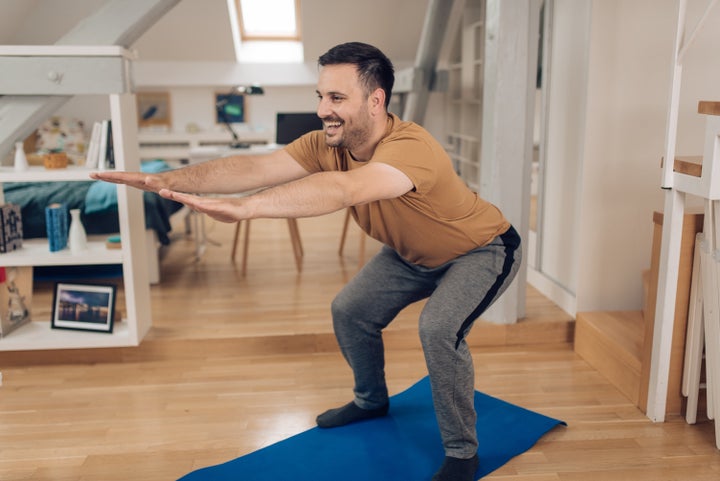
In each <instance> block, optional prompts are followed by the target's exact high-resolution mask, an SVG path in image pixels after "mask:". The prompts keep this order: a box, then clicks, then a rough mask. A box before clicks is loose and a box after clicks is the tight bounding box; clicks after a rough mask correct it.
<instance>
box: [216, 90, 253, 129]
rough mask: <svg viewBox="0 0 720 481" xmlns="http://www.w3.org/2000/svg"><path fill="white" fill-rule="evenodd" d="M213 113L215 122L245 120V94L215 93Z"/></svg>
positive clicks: (227, 122)
mask: <svg viewBox="0 0 720 481" xmlns="http://www.w3.org/2000/svg"><path fill="white" fill-rule="evenodd" d="M215 114H216V118H215V122H217V123H218V124H238V123H243V122H245V121H246V120H245V96H244V95H241V94H235V93H223V94H218V93H216V94H215Z"/></svg>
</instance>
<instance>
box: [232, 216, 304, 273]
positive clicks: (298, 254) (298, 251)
mask: <svg viewBox="0 0 720 481" xmlns="http://www.w3.org/2000/svg"><path fill="white" fill-rule="evenodd" d="M244 222H245V235H244V237H243V254H242V264H241V273H242V275H245V274H246V272H247V259H248V247H249V244H250V242H249V241H250V219H247V220H245V221H244ZM242 223H243V221H240V222H238V223H237V224H235V235H234V236H233V248H232V252H231V254H230V260H232V261H233V262H235V257H236V254H237V248H238V240H239V239H240V230H241V227H242ZM287 223H288V231H289V232H290V242H292V248H293V255H294V256H295V268H296V269H297V271H298V272H301V271H302V258H303V255H304V252H303V247H302V241H301V240H300V231H299V230H298V226H297V219H287Z"/></svg>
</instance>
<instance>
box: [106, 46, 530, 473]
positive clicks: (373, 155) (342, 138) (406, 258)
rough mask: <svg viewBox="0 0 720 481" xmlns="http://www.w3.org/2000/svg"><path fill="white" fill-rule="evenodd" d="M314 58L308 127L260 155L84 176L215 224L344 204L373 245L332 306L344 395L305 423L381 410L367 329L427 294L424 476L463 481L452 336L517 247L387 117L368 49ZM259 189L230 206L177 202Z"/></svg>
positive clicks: (465, 327) (465, 463) (373, 338)
mask: <svg viewBox="0 0 720 481" xmlns="http://www.w3.org/2000/svg"><path fill="white" fill-rule="evenodd" d="M318 63H319V66H320V73H319V79H318V86H317V94H318V98H319V105H318V109H317V113H318V116H319V117H320V118H321V119H322V121H323V125H324V128H323V130H322V131H316V132H312V133H310V134H307V135H305V136H303V137H302V138H300V139H298V140H297V141H295V142H293V143H291V144H290V145H288V146H287V147H286V148H284V149H282V150H280V151H277V152H273V153H271V154H268V155H258V156H241V157H228V158H222V159H217V160H214V161H211V162H207V163H203V164H198V165H194V166H190V167H186V168H183V169H179V170H175V171H170V172H164V173H161V174H154V175H147V174H141V173H123V172H109V171H108V172H100V173H95V174H92V177H93V178H95V179H100V180H105V181H109V182H116V183H125V184H128V185H131V186H134V187H137V188H140V189H144V190H149V191H155V192H158V193H159V194H160V195H162V196H163V197H167V198H169V199H173V200H176V201H179V202H183V203H185V204H187V205H188V206H190V207H191V208H193V209H195V210H197V211H199V212H202V213H205V214H207V215H210V216H211V217H214V218H215V219H218V220H220V221H224V222H236V221H239V220H242V219H252V218H258V217H306V216H317V215H322V214H327V213H330V212H334V211H337V210H340V209H345V208H350V210H351V212H352V215H353V217H354V218H355V220H356V221H357V222H358V224H359V225H360V227H361V228H362V229H363V230H364V231H365V232H367V233H368V234H369V235H371V236H372V237H374V238H376V239H378V240H380V241H381V242H383V243H384V244H385V246H384V247H383V248H382V250H381V252H380V253H378V254H377V255H376V256H375V257H374V258H373V259H371V260H370V261H369V262H368V263H367V264H366V265H365V266H364V267H363V269H362V270H361V271H360V272H359V273H358V274H357V276H355V278H353V279H352V280H351V281H350V282H349V283H348V284H347V286H345V287H344V288H343V289H342V291H341V292H340V293H339V294H338V295H337V297H336V298H335V299H334V301H333V303H332V317H333V325H334V329H335V334H336V337H337V340H338V343H339V345H340V348H341V350H342V353H343V355H344V356H345V359H346V360H347V362H348V363H349V365H350V367H351V368H352V370H353V374H354V378H355V387H354V395H355V397H354V400H353V401H352V402H350V403H348V404H347V405H345V406H342V407H339V408H337V409H331V410H329V411H327V412H325V413H323V414H321V415H320V416H318V418H317V423H318V426H320V427H323V428H332V427H335V426H342V425H345V424H348V423H352V422H356V421H360V420H363V419H369V418H374V417H378V416H384V415H386V414H387V413H388V409H389V400H388V399H389V397H388V391H387V387H386V384H385V375H384V354H383V343H382V337H381V331H382V329H383V328H385V327H386V326H387V325H388V324H389V323H390V322H391V321H392V320H393V318H394V317H395V316H396V315H397V314H398V312H400V310H402V309H403V308H404V307H406V306H407V305H409V304H411V303H413V302H415V301H418V300H421V299H426V298H427V302H426V305H425V307H424V308H423V311H422V314H421V315H420V319H419V331H420V337H421V341H422V346H423V351H424V354H425V359H426V363H427V367H428V372H429V377H430V382H431V386H432V396H433V403H434V406H435V411H436V415H437V420H438V424H439V427H440V433H441V437H442V441H443V446H444V449H445V454H446V457H445V461H444V462H443V464H442V466H441V467H440V469H439V470H438V472H437V473H436V474H435V476H434V477H433V480H434V481H449V480H452V481H465V480H474V479H475V477H474V475H475V472H476V470H477V467H478V462H479V461H478V457H477V446H478V440H477V434H476V430H475V422H476V414H475V410H474V405H473V399H474V371H473V363H472V358H471V354H470V351H469V349H468V346H467V344H466V342H465V338H466V336H467V334H468V332H469V330H470V328H471V326H472V324H473V322H474V320H475V319H476V318H477V317H478V316H480V314H481V313H482V312H484V311H485V310H486V309H487V308H488V307H489V306H490V304H492V302H493V301H494V300H495V299H497V298H498V297H499V296H500V294H502V292H503V291H504V290H505V289H506V288H507V286H508V285H509V284H510V282H511V281H512V279H513V277H514V276H515V273H516V272H517V269H518V266H519V264H520V238H519V237H518V235H517V233H516V232H515V229H513V228H512V226H511V225H510V224H509V223H508V221H507V220H506V219H505V218H504V217H503V215H502V214H501V213H500V211H499V210H498V209H497V208H496V207H495V206H493V205H491V204H490V203H488V202H486V201H484V200H482V199H480V198H479V197H478V196H477V194H475V193H474V192H472V191H471V190H469V189H468V187H467V186H466V185H465V184H464V183H463V181H462V180H461V179H460V178H459V177H458V176H457V175H456V173H455V171H454V170H453V167H452V163H451V161H450V159H449V157H448V156H447V154H446V153H445V152H444V150H443V148H442V146H441V145H440V144H439V143H438V142H437V141H436V140H434V139H433V138H432V136H431V135H430V134H429V133H428V132H427V131H425V130H424V129H423V128H421V127H420V126H418V125H416V124H413V123H410V122H403V121H401V120H400V119H399V118H398V117H397V116H395V115H393V114H390V113H388V111H387V107H388V104H389V102H390V94H391V92H392V86H393V82H394V73H393V66H392V63H391V62H390V60H388V58H387V57H386V56H385V55H384V54H383V53H382V52H381V51H380V50H378V49H377V48H375V47H372V46H370V45H367V44H362V43H357V42H353V43H346V44H342V45H338V46H336V47H334V48H332V49H330V50H329V51H328V52H327V53H325V54H324V55H322V56H321V57H320V59H319V61H318ZM262 187H266V189H265V190H262V191H260V192H258V193H256V194H254V195H250V196H247V197H242V198H227V197H225V198H217V197H216V198H213V197H200V196H196V195H191V194H188V193H186V192H193V193H196V194H198V193H221V194H223V193H224V194H227V193H235V192H242V191H248V190H252V189H258V188H262Z"/></svg>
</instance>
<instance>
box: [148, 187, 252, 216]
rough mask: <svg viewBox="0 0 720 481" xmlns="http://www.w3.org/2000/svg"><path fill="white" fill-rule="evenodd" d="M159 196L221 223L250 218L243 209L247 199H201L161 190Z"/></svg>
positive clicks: (196, 196) (195, 196)
mask: <svg viewBox="0 0 720 481" xmlns="http://www.w3.org/2000/svg"><path fill="white" fill-rule="evenodd" d="M158 194H160V195H161V196H162V197H165V198H166V199H170V200H174V201H176V202H181V203H183V204H185V205H186V206H188V207H190V208H191V209H193V210H194V211H197V212H202V213H203V214H207V215H209V216H210V217H212V218H213V219H216V220H219V221H220V222H227V223H231V222H237V221H240V220H244V219H247V218H248V213H247V212H246V211H247V209H245V208H243V205H244V203H245V199H244V198H242V197H201V196H198V195H192V194H184V193H182V192H175V191H172V190H169V189H161V190H160V191H159V192H158Z"/></svg>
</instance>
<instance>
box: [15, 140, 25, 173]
mask: <svg viewBox="0 0 720 481" xmlns="http://www.w3.org/2000/svg"><path fill="white" fill-rule="evenodd" d="M27 169H28V161H27V157H26V156H25V145H24V144H23V143H22V142H15V170H27Z"/></svg>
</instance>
